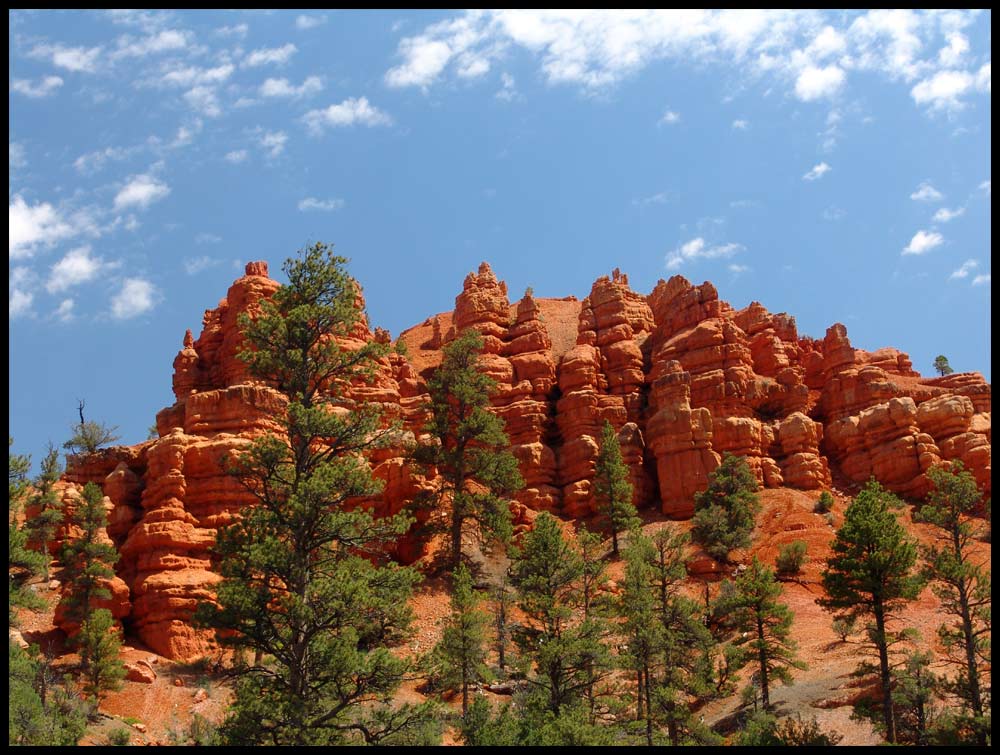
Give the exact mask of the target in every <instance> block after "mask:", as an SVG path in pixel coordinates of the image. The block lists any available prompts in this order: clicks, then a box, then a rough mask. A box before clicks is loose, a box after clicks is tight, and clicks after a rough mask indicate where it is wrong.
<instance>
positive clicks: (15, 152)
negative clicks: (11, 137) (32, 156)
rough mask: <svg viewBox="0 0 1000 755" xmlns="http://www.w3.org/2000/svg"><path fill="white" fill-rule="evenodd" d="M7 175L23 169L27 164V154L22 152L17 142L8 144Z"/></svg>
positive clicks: (20, 145)
mask: <svg viewBox="0 0 1000 755" xmlns="http://www.w3.org/2000/svg"><path fill="white" fill-rule="evenodd" d="M8 147H9V149H8V151H7V155H8V158H7V160H8V163H7V168H8V173H9V172H10V171H12V170H14V169H16V168H23V167H24V166H25V165H27V164H28V157H27V153H26V152H25V150H24V145H23V144H18V143H17V142H8Z"/></svg>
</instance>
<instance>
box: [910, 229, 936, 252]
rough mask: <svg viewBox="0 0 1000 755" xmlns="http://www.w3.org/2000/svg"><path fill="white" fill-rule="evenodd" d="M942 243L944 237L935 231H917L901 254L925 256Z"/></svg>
mask: <svg viewBox="0 0 1000 755" xmlns="http://www.w3.org/2000/svg"><path fill="white" fill-rule="evenodd" d="M943 243H944V236H942V235H941V234H940V233H938V232H937V231H917V232H916V233H915V234H914V235H913V238H912V239H910V243H909V244H907V245H906V247H905V248H904V249H903V254H927V252H929V251H930V250H931V249H934V248H935V247H938V246H941V244H943Z"/></svg>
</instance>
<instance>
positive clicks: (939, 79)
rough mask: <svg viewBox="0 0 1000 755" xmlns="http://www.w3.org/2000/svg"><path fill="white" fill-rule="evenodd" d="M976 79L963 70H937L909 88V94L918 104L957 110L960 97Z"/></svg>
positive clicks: (938, 108) (932, 107)
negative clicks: (929, 76)
mask: <svg viewBox="0 0 1000 755" xmlns="http://www.w3.org/2000/svg"><path fill="white" fill-rule="evenodd" d="M975 83H976V80H975V79H974V78H973V77H972V75H971V74H969V73H966V72H965V71H938V72H937V73H936V74H934V75H933V76H932V77H931V78H929V79H925V80H924V81H921V82H920V83H919V84H917V85H916V86H915V87H913V89H911V90H910V95H911V96H912V97H913V100H914V102H916V103H917V104H918V105H927V106H928V107H929V108H930V109H931V110H959V109H961V108H962V106H963V105H962V102H961V97H962V95H964V94H966V93H967V92H968V91H969V90H970V89H972V87H973V86H974V85H975Z"/></svg>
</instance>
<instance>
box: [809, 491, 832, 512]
mask: <svg viewBox="0 0 1000 755" xmlns="http://www.w3.org/2000/svg"><path fill="white" fill-rule="evenodd" d="M833 503H834V501H833V496H832V495H830V491H829V490H824V491H823V492H822V493H820V494H819V500H818V501H816V508H814V509H813V511H815V512H816V513H817V514H825V513H827V512H828V511H830V510H831V509H832V508H833Z"/></svg>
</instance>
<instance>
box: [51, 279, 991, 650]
mask: <svg viewBox="0 0 1000 755" xmlns="http://www.w3.org/2000/svg"><path fill="white" fill-rule="evenodd" d="M278 285H279V284H278V283H277V282H275V281H274V280H272V279H271V278H270V277H269V276H268V270H267V265H266V263H263V262H252V263H250V264H249V265H247V269H246V275H245V276H244V277H242V278H240V279H239V280H237V281H236V282H235V283H233V285H232V286H231V287H230V289H229V291H228V292H227V294H226V297H225V298H224V299H223V300H222V301H220V302H219V305H218V306H217V307H216V308H215V309H212V310H208V311H206V312H205V316H204V318H203V321H202V330H201V333H200V335H199V336H198V337H197V338H195V337H194V336H193V334H192V333H191V331H188V332H187V333H186V335H185V336H184V339H183V343H182V348H181V350H180V351H179V353H178V354H177V357H176V359H175V360H174V365H173V366H174V376H173V389H174V394H175V402H174V403H173V404H172V405H171V406H169V407H167V408H165V409H163V410H162V411H161V412H159V414H158V415H157V417H156V426H157V432H158V435H159V437H158V438H157V439H156V440H154V441H150V442H147V443H143V444H140V445H138V446H133V447H119V448H113V449H107V450H104V451H101V452H99V453H97V454H94V455H91V456H87V457H79V458H74V459H72V460H71V463H70V464H69V466H68V469H67V473H66V475H65V477H64V484H63V485H62V486H61V490H63V495H64V496H65V497H67V500H69V499H71V498H72V497H73V496H74V495H75V494H76V493H75V490H76V488H77V487H78V486H81V485H82V484H84V483H86V482H89V481H93V482H97V483H99V484H101V485H102V487H103V490H104V493H105V495H106V505H107V506H108V508H109V526H108V535H109V537H110V538H111V539H112V540H113V541H114V542H115V544H116V545H117V546H118V547H119V550H120V552H121V554H122V555H121V560H120V562H119V564H118V565H117V573H118V578H117V580H116V584H115V585H114V588H115V589H114V594H115V598H114V601H113V602H114V606H113V607H114V610H115V615H116V617H118V618H121V619H124V620H125V621H126V622H127V623H128V626H129V627H130V628H131V629H132V631H134V632H135V633H137V634H138V636H139V637H140V639H142V640H143V641H144V642H145V643H146V644H147V645H148V646H149V647H150V648H152V649H153V650H155V651H156V652H158V653H160V654H162V655H165V656H167V657H171V658H190V657H194V656H198V655H200V654H203V653H205V652H207V651H208V650H209V649H210V647H211V644H212V643H211V639H210V636H209V634H208V633H206V632H204V631H200V630H197V629H195V628H193V627H192V625H191V615H192V613H193V611H194V609H195V608H196V606H197V605H198V603H200V602H202V601H205V600H210V599H211V598H212V588H213V585H214V584H215V583H216V581H217V579H218V577H217V576H216V574H215V573H214V572H213V569H212V558H211V548H212V545H213V543H214V540H215V534H216V532H217V530H218V529H219V528H220V527H223V526H225V525H226V524H227V523H228V522H230V521H232V518H233V517H234V516H237V515H238V513H239V511H240V509H241V508H243V507H244V506H247V505H249V504H250V503H252V500H253V499H252V497H251V496H250V495H249V494H248V493H247V492H246V491H245V490H244V489H243V488H242V487H241V486H240V484H239V483H238V482H237V480H236V479H234V478H233V477H231V476H229V475H227V474H226V473H225V471H224V467H225V463H226V460H227V458H229V457H230V455H231V454H232V453H233V452H238V451H239V449H240V448H242V447H244V446H245V445H246V444H247V443H248V442H249V440H250V439H251V438H252V437H254V436H255V435H257V434H260V433H265V432H268V431H271V430H274V429H276V427H277V426H276V424H275V422H274V416H275V415H276V414H279V413H280V412H281V410H282V407H283V406H284V398H283V397H282V396H281V395H280V394H279V393H277V392H276V391H274V390H272V389H271V388H269V387H267V386H266V385H261V384H259V383H256V382H254V381H252V380H250V379H249V376H248V373H247V370H246V367H245V365H244V364H243V363H242V362H241V361H240V360H239V359H238V358H237V356H236V355H237V353H238V352H239V350H240V348H241V338H240V334H239V329H238V327H237V317H238V316H239V314H240V313H242V312H251V313H252V312H253V310H254V308H255V307H256V306H257V304H258V302H259V301H260V300H261V299H262V298H263V297H267V296H270V295H271V294H272V293H273V292H274V291H275V290H276V289H277V288H278ZM357 305H358V307H359V308H361V309H362V310H363V307H364V301H363V298H362V296H361V292H360V289H359V291H358V296H357ZM467 328H473V329H475V330H477V331H479V332H480V333H481V334H482V335H483V339H484V344H485V347H484V350H483V355H482V358H481V362H482V365H483V369H484V370H485V371H486V372H487V373H488V374H490V375H491V376H492V377H493V378H494V379H495V380H496V381H497V391H496V394H495V395H494V396H493V398H492V404H493V407H494V409H495V411H496V412H497V414H498V415H500V416H501V417H503V418H504V420H505V422H506V425H507V433H508V435H509V437H510V442H511V448H512V451H513V453H514V454H515V456H516V457H517V459H518V460H519V462H520V465H521V471H522V474H523V476H524V478H525V482H526V487H525V489H524V490H523V491H521V492H520V493H519V494H518V496H517V500H516V501H513V502H512V511H513V513H514V515H515V525H516V526H518V527H520V528H523V527H525V526H528V524H529V522H530V520H531V519H532V518H533V512H535V511H539V510H549V511H554V512H556V513H558V514H562V515H564V516H567V517H571V518H576V517H583V516H589V515H591V514H593V513H594V511H595V503H594V500H593V493H592V483H593V475H594V464H595V461H596V459H597V453H598V445H597V438H599V437H600V429H601V426H602V424H603V422H604V421H605V420H607V421H609V422H611V424H612V425H613V426H614V427H615V429H616V430H617V431H618V433H619V438H620V440H621V444H622V452H623V457H624V459H625V461H626V462H627V463H628V465H629V468H630V470H631V478H632V483H633V487H634V496H635V503H636V505H637V506H639V507H656V508H658V509H660V510H661V511H662V512H663V513H664V514H666V515H668V516H670V517H673V518H686V517H689V516H690V515H691V513H692V508H693V500H692V496H693V494H694V493H695V492H697V491H699V490H701V489H703V488H704V486H705V484H706V481H707V476H708V474H709V473H710V472H711V471H712V470H713V469H714V468H715V467H716V466H717V465H718V464H719V462H720V459H721V454H722V453H725V452H728V453H732V454H737V455H740V456H743V457H745V458H747V460H748V461H749V463H750V465H751V467H752V469H753V470H754V473H755V474H756V475H757V477H758V480H759V481H760V482H761V484H762V485H763V486H765V487H767V488H780V487H790V488H797V489H802V490H815V489H819V488H825V487H829V486H830V485H831V483H832V481H833V479H834V478H836V479H837V480H838V481H841V482H842V483H844V484H850V483H862V482H864V481H866V480H867V479H868V478H869V477H871V476H873V475H874V476H875V477H876V478H878V479H879V480H880V481H882V482H883V483H884V484H885V485H886V486H887V487H889V488H890V489H892V490H894V491H896V492H898V493H899V494H901V495H903V496H906V497H909V498H920V497H922V496H923V495H925V494H926V492H927V490H928V481H927V478H926V475H925V472H926V471H927V469H928V468H930V467H931V466H932V465H934V464H936V463H938V462H939V461H941V460H950V459H960V460H962V462H963V463H964V464H965V465H966V467H968V468H970V469H971V470H972V471H973V473H974V474H975V476H976V479H977V481H978V482H979V484H980V485H981V486H983V487H984V488H985V490H986V492H987V495H989V494H990V472H991V464H992V462H991V429H990V427H991V425H990V411H991V408H990V386H989V384H987V383H986V382H985V380H984V379H983V377H982V376H981V375H979V374H977V373H962V374H954V375H949V376H947V377H944V378H923V377H921V376H920V375H919V374H918V373H917V372H915V371H914V370H913V368H912V365H911V364H910V361H909V359H908V358H907V356H906V355H905V354H902V353H900V352H898V351H896V350H894V349H881V350H879V351H876V352H872V353H869V352H865V351H861V350H858V349H854V348H853V347H852V346H851V344H850V341H849V340H848V337H847V331H846V328H844V326H843V325H839V324H836V325H833V326H832V327H830V328H829V330H828V331H827V333H826V336H825V338H823V339H812V338H808V337H803V336H800V335H799V334H798V332H797V330H796V326H795V320H794V318H792V317H790V316H788V315H786V314H772V313H770V312H768V311H767V310H766V309H764V307H763V306H761V305H760V304H758V303H756V302H754V303H752V304H751V305H750V306H748V307H746V308H745V309H741V310H735V309H733V308H732V307H731V306H730V305H728V304H727V303H725V302H723V301H721V300H720V299H719V298H718V292H717V291H716V289H715V288H714V287H713V286H712V285H711V284H710V283H703V284H702V285H700V286H694V285H692V284H690V283H689V282H688V281H687V280H685V279H684V278H682V277H680V276H675V277H673V278H671V279H670V280H669V281H660V282H659V283H658V284H657V286H656V287H655V288H654V290H653V291H652V293H650V294H649V295H648V296H644V295H642V294H640V293H637V292H634V291H632V289H631V288H630V286H629V282H628V278H627V276H625V275H623V274H621V273H619V272H618V271H617V270H616V271H614V272H613V274H612V275H611V276H608V277H602V278H600V279H598V280H597V281H595V283H594V285H593V287H592V288H591V291H590V293H589V295H588V296H587V297H586V298H585V299H583V300H582V301H580V300H577V299H576V298H575V297H572V296H570V297H567V298H565V299H535V298H534V297H533V296H532V294H531V292H530V290H529V291H528V292H526V293H525V295H524V296H523V297H521V298H520V299H516V300H514V301H512V300H511V298H510V296H509V295H508V291H507V287H506V284H504V283H503V282H502V281H500V280H498V279H497V277H496V276H495V274H494V273H493V271H492V270H491V269H490V267H489V265H487V264H485V263H484V264H483V265H481V266H480V268H479V270H478V271H477V272H475V273H470V274H469V275H468V276H467V277H466V279H465V282H464V284H463V287H462V291H461V292H460V293H459V294H458V296H457V297H456V299H455V308H454V311H453V312H445V313H441V314H438V315H434V316H432V317H430V318H428V319H427V320H425V321H424V322H423V323H421V324H420V325H417V326H415V327H413V328H410V329H409V330H407V331H405V332H403V333H402V334H401V335H400V336H399V339H398V340H399V341H400V342H402V343H403V344H405V346H406V347H407V348H406V350H405V351H406V353H407V356H403V355H402V354H399V353H393V354H392V355H391V356H389V357H386V358H385V359H384V360H383V361H382V363H381V364H380V366H379V370H378V375H377V377H376V380H375V381H374V383H372V384H371V385H366V386H358V387H356V388H355V389H354V390H353V392H352V394H351V396H350V400H351V401H365V402H378V403H379V404H380V405H381V406H382V407H383V409H384V412H385V415H386V417H387V418H392V419H398V420H400V421H401V423H402V425H403V428H404V431H405V432H404V435H403V438H401V443H400V447H399V448H395V449H387V450H382V451H379V452H378V453H377V454H376V455H374V456H373V457H372V458H371V459H370V461H371V464H372V467H373V469H374V473H375V475H376V476H377V477H378V478H380V479H381V480H383V481H384V483H385V487H384V491H383V493H382V495H381V497H380V498H379V500H378V501H375V502H374V503H375V505H376V508H377V510H379V511H381V512H385V513H389V512H395V511H398V510H399V509H400V508H401V507H402V506H404V505H405V504H406V503H407V502H408V501H409V500H411V499H412V498H413V496H414V495H415V494H416V493H417V492H418V491H419V489H420V487H421V485H422V484H424V482H425V481H424V480H422V479H421V478H420V477H419V476H416V475H413V474H411V473H410V470H409V469H408V467H407V464H406V460H405V456H404V452H403V449H402V444H403V443H404V442H405V441H406V440H407V439H411V440H412V439H413V438H415V437H417V436H419V435H420V433H421V430H422V425H423V422H424V413H423V409H422V405H423V403H424V401H425V400H426V399H427V396H426V390H425V379H426V377H427V376H428V374H429V371H430V370H433V369H434V368H435V367H436V366H437V364H439V363H440V360H441V349H442V347H443V346H444V345H446V344H447V343H449V342H450V341H451V340H453V339H454V338H455V337H456V336H457V335H458V333H460V332H461V331H463V330H465V329H467ZM368 339H378V340H381V341H385V342H388V340H389V335H388V333H386V332H385V331H383V330H380V329H376V330H375V331H374V332H372V331H371V330H370V329H369V326H368V324H367V320H364V319H362V320H361V321H360V322H359V324H358V326H357V328H355V331H354V332H353V333H352V334H351V338H350V339H348V340H347V342H346V343H348V344H350V343H351V341H354V342H355V343H359V344H360V343H362V342H363V341H365V340H368ZM421 545H422V544H421V543H420V542H419V541H418V540H416V539H415V538H404V540H403V541H402V542H400V544H399V546H398V555H399V557H400V558H401V559H403V560H412V559H415V558H417V557H418V556H419V555H420V552H421ZM119 583H120V584H119ZM126 588H127V595H126V594H125V593H126ZM65 628H67V629H69V628H70V627H65Z"/></svg>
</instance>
